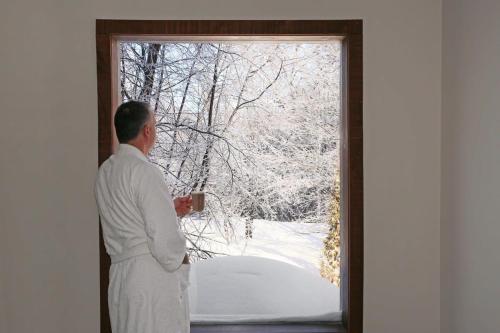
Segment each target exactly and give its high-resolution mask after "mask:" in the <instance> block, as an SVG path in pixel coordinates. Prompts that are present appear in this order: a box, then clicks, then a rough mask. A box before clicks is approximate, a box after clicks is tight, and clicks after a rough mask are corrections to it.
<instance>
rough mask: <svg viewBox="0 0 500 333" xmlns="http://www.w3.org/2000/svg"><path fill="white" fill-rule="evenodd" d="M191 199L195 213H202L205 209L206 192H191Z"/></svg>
mask: <svg viewBox="0 0 500 333" xmlns="http://www.w3.org/2000/svg"><path fill="white" fill-rule="evenodd" d="M191 198H192V199H193V203H192V205H193V210H194V211H195V212H201V211H203V209H205V192H191Z"/></svg>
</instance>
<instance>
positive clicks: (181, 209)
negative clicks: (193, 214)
mask: <svg viewBox="0 0 500 333" xmlns="http://www.w3.org/2000/svg"><path fill="white" fill-rule="evenodd" d="M192 204H193V199H191V196H190V195H188V196H185V197H178V198H175V199H174V206H175V211H176V212H177V216H179V217H183V216H185V215H187V214H189V212H190V211H191V205H192Z"/></svg>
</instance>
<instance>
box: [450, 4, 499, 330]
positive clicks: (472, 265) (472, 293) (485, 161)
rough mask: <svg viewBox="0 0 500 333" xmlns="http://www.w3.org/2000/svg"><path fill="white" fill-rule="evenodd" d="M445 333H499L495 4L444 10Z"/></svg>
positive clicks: (455, 6) (458, 5) (497, 83)
mask: <svg viewBox="0 0 500 333" xmlns="http://www.w3.org/2000/svg"><path fill="white" fill-rule="evenodd" d="M443 12H444V18H443V41H444V43H443V118H442V119H443V120H442V124H443V133H442V134H443V165H442V166H443V169H442V172H443V174H442V178H443V186H442V195H443V196H442V207H443V210H442V227H441V249H442V263H443V271H442V276H441V278H442V280H441V283H442V286H441V288H442V304H441V305H442V333H469V332H484V333H497V332H499V331H500V251H499V244H500V218H499V216H500V215H499V208H500V175H499V172H500V2H499V1H498V0H474V1H472V0H469V1H466V0H460V1H457V0H453V1H452V0H445V1H444V2H443Z"/></svg>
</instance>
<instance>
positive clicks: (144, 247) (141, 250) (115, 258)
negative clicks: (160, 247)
mask: <svg viewBox="0 0 500 333" xmlns="http://www.w3.org/2000/svg"><path fill="white" fill-rule="evenodd" d="M148 253H151V251H150V250H149V246H148V243H140V244H137V245H136V246H133V247H131V248H130V249H126V250H125V251H123V252H122V253H120V254H116V255H110V257H111V263H112V264H116V263H117V262H120V261H124V260H127V259H130V258H133V257H137V256H142V255H145V254H148Z"/></svg>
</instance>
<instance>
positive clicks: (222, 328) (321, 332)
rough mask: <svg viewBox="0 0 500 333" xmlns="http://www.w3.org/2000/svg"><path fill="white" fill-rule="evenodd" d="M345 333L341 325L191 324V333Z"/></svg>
mask: <svg viewBox="0 0 500 333" xmlns="http://www.w3.org/2000/svg"><path fill="white" fill-rule="evenodd" d="M233 332H234V333H236V332H237V333H345V332H346V330H345V328H344V327H342V325H341V324H331V323H325V324H320V323H318V324H308V323H276V324H191V333H233Z"/></svg>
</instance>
